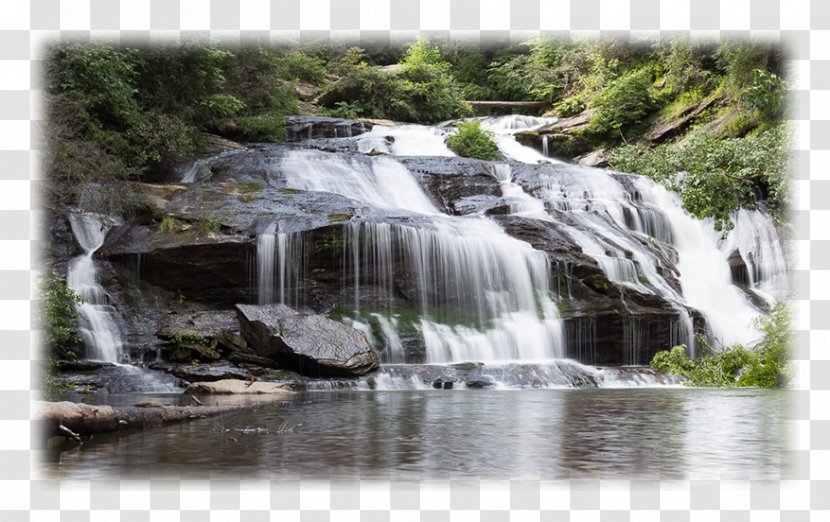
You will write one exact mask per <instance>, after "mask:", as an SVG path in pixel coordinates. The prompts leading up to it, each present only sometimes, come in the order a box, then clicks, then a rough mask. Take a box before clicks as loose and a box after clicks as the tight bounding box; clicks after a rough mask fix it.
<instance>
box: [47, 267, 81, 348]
mask: <svg viewBox="0 0 830 522" xmlns="http://www.w3.org/2000/svg"><path fill="white" fill-rule="evenodd" d="M41 292H42V296H43V298H42V304H41V318H42V325H41V326H42V328H43V333H44V337H45V341H46V345H47V346H49V347H50V348H51V349H52V351H53V352H54V353H55V354H56V355H58V356H60V357H67V356H70V357H71V355H70V353H71V348H72V347H73V346H74V345H76V344H77V343H79V342H80V338H79V337H78V328H77V326H76V325H75V319H77V318H78V310H77V308H76V305H78V304H79V303H81V302H82V298H81V296H80V295H78V294H77V293H75V291H73V290H72V289H71V288H69V286H68V285H67V284H66V281H65V280H64V279H63V278H62V277H61V276H60V275H58V274H56V273H54V272H53V273H51V274H49V275H48V276H46V277H44V278H43V280H42V288H41Z"/></svg>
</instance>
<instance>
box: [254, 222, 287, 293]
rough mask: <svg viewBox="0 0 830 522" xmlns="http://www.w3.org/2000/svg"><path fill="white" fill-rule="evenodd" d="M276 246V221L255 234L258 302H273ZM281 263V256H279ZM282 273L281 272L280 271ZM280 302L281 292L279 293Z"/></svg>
mask: <svg viewBox="0 0 830 522" xmlns="http://www.w3.org/2000/svg"><path fill="white" fill-rule="evenodd" d="M275 248H276V223H271V224H269V225H268V226H266V227H265V228H264V230H262V231H261V232H260V233H258V234H257V236H256V270H257V301H258V302H259V304H261V305H262V304H270V303H273V302H274V290H275V288H276V287H275V284H274V255H275V254H276V252H275ZM280 262H281V263H282V257H280ZM280 274H281V275H282V272H280ZM280 302H282V294H281V295H280Z"/></svg>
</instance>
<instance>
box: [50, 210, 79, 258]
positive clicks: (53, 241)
mask: <svg viewBox="0 0 830 522" xmlns="http://www.w3.org/2000/svg"><path fill="white" fill-rule="evenodd" d="M45 221H46V223H45V226H46V231H45V233H46V241H44V252H43V254H44V256H43V257H44V259H46V260H48V261H49V264H50V265H52V266H54V265H58V264H62V265H65V263H66V262H67V261H68V260H70V259H72V258H73V257H75V256H78V255H80V254H82V253H83V249H82V248H81V247H80V246H79V245H78V243H77V242H76V241H75V237H74V236H73V235H72V228H71V226H70V224H69V219H68V218H67V217H66V214H64V213H61V212H58V211H54V210H51V211H49V212H47V213H46V219H45ZM63 271H65V266H64V269H63V270H61V272H63Z"/></svg>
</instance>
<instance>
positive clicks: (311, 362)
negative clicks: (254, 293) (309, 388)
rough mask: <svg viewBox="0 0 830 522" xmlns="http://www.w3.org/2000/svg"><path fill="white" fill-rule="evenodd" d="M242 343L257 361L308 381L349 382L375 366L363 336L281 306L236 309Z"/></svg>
mask: <svg viewBox="0 0 830 522" xmlns="http://www.w3.org/2000/svg"><path fill="white" fill-rule="evenodd" d="M236 310H237V317H238V318H239V324H240V326H241V329H242V336H243V337H244V338H245V341H246V342H247V343H248V346H250V347H251V348H252V349H253V350H254V351H255V352H256V353H257V354H258V355H261V356H263V357H269V358H272V359H274V360H275V361H277V362H279V363H280V365H281V366H283V367H285V368H288V369H291V370H294V371H297V372H299V373H301V374H303V375H308V376H325V377H352V376H358V375H363V374H365V373H368V372H370V371H372V370H375V369H377V368H378V366H379V360H378V357H377V355H376V354H375V352H374V351H373V350H372V347H371V346H370V345H369V342H368V341H367V340H366V336H365V335H364V334H363V332H361V331H359V330H356V329H354V328H352V327H350V326H347V325H345V324H342V323H338V322H337V321H333V320H331V319H329V318H327V317H324V316H321V315H309V314H300V313H298V312H296V311H295V310H293V309H291V308H289V307H287V306H285V305H263V306H261V305H244V304H239V305H236Z"/></svg>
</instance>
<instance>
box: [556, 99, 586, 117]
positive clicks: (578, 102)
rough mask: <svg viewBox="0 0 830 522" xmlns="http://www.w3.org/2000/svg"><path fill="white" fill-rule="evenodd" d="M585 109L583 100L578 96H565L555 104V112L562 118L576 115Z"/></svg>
mask: <svg viewBox="0 0 830 522" xmlns="http://www.w3.org/2000/svg"><path fill="white" fill-rule="evenodd" d="M584 110H585V100H583V99H581V98H580V97H578V96H571V97H570V98H565V99H564V100H562V101H561V102H560V103H559V105H557V106H556V114H557V115H558V116H560V117H562V118H568V117H570V116H576V115H577V114H579V113H580V112H582V111H584Z"/></svg>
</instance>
